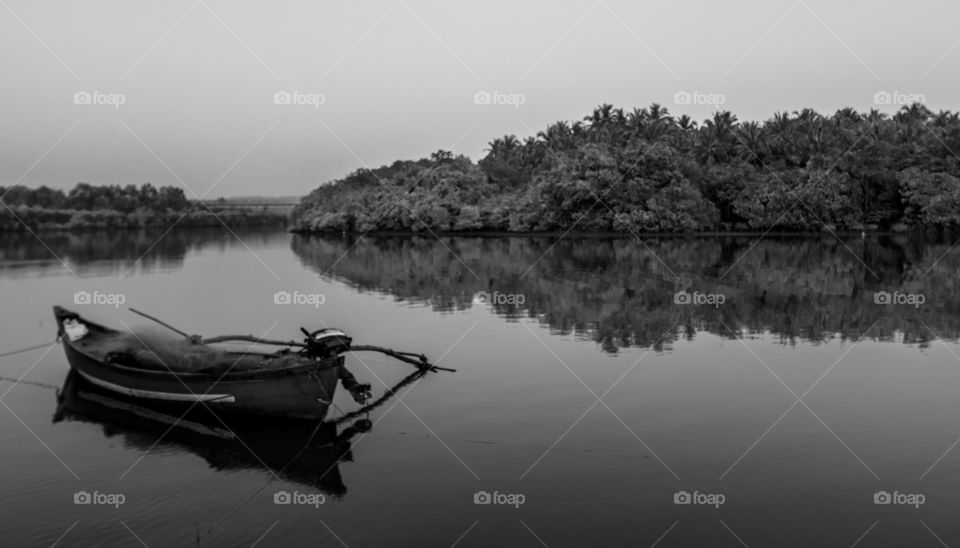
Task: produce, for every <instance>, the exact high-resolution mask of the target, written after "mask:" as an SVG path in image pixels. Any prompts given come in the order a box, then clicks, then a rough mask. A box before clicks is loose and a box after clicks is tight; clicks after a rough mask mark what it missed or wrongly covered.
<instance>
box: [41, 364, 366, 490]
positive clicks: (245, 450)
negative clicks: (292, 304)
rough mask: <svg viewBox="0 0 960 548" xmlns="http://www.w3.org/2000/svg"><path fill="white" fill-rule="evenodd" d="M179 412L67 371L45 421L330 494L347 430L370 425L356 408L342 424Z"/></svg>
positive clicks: (336, 484) (346, 447)
mask: <svg viewBox="0 0 960 548" xmlns="http://www.w3.org/2000/svg"><path fill="white" fill-rule="evenodd" d="M181 414H182V413H173V412H171V410H170V409H169V408H167V409H164V408H163V407H162V406H155V405H153V404H151V405H150V406H149V407H148V406H145V405H144V404H143V403H142V402H140V401H134V400H130V399H126V398H124V397H123V396H120V395H117V394H116V393H113V392H107V391H105V390H103V389H101V388H99V387H97V386H95V385H93V384H91V383H90V382H88V381H86V380H84V379H83V378H81V377H79V376H78V375H76V373H75V372H73V371H70V373H69V374H68V375H67V378H66V380H65V381H64V384H63V387H62V388H61V389H60V391H59V392H58V395H57V410H56V413H55V414H54V417H53V422H54V423H57V422H60V421H78V422H86V423H91V424H99V425H101V426H102V427H103V433H104V435H105V436H107V437H108V438H114V437H118V436H119V437H120V438H121V439H122V440H123V442H124V444H126V445H127V446H128V447H134V448H137V449H139V450H143V451H148V450H150V449H151V448H153V447H154V446H155V445H158V444H159V445H165V446H168V447H176V448H178V449H182V450H185V451H188V452H190V453H193V454H195V455H198V456H200V457H202V458H203V459H204V460H206V461H207V462H208V463H209V464H210V466H211V467H212V468H214V469H216V470H267V471H271V472H272V473H273V474H276V475H277V476H278V477H280V478H282V479H284V480H287V481H291V482H296V483H300V484H303V485H305V486H309V487H311V488H313V489H318V490H320V491H321V492H323V493H326V494H328V495H331V496H335V497H340V496H343V495H345V494H346V492H347V488H346V486H345V485H344V484H343V479H342V477H341V476H340V470H339V464H340V463H341V462H350V461H352V460H353V455H352V453H351V451H350V446H351V444H350V440H351V438H353V437H354V436H355V435H356V434H358V433H361V432H367V431H369V430H370V427H371V423H370V421H369V420H368V419H366V418H355V417H356V414H352V415H350V416H347V417H344V418H346V419H350V418H353V421H352V423H351V424H349V425H347V422H350V421H344V420H338V421H336V422H332V421H326V422H320V421H309V420H290V419H285V420H282V421H281V420H277V419H269V418H256V417H254V418H250V417H244V418H243V419H242V420H239V419H237V418H231V417H223V420H221V419H220V417H219V416H215V415H213V414H212V413H211V412H210V411H209V410H208V409H205V408H203V406H200V405H198V406H197V408H195V409H192V410H191V411H190V412H188V413H187V415H186V416H183V417H182V418H181ZM344 425H345V426H344ZM338 430H339V431H338Z"/></svg>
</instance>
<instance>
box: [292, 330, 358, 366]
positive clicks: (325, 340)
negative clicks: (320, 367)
mask: <svg viewBox="0 0 960 548" xmlns="http://www.w3.org/2000/svg"><path fill="white" fill-rule="evenodd" d="M300 331H302V332H303V334H304V335H306V336H307V338H306V339H305V340H304V342H305V343H306V345H307V346H306V348H305V349H304V353H305V354H307V355H308V356H312V357H316V358H321V359H324V358H329V357H332V356H336V355H339V354H342V353H344V352H347V351H349V350H350V343H351V342H353V338H352V337H349V336H347V334H346V333H344V332H343V331H342V330H340V329H336V328H333V327H328V328H325V329H318V330H316V331H314V332H313V333H311V332H309V331H307V330H306V329H304V328H303V327H301V328H300Z"/></svg>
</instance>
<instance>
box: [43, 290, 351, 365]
mask: <svg viewBox="0 0 960 548" xmlns="http://www.w3.org/2000/svg"><path fill="white" fill-rule="evenodd" d="M54 315H55V316H56V319H57V335H58V336H59V337H60V338H61V339H63V344H64V346H68V347H69V348H70V349H71V350H73V351H74V352H77V353H78V354H81V355H83V356H84V357H85V358H87V359H89V360H91V361H93V362H95V363H96V364H97V365H99V366H101V367H105V368H111V369H115V370H117V371H118V372H121V373H126V374H128V375H135V376H140V377H153V378H160V379H164V380H181V381H183V380H190V381H194V382H202V383H210V382H213V383H214V384H220V383H224V382H228V383H237V382H254V381H258V380H260V379H264V378H271V377H288V376H294V375H299V374H309V373H310V372H313V371H319V370H323V369H329V368H333V367H338V366H339V365H340V363H341V360H342V358H343V356H333V357H330V358H327V359H324V360H319V361H312V360H309V358H303V363H297V364H294V365H291V366H287V367H279V368H267V369H256V370H248V371H236V372H232V371H230V370H229V369H228V370H227V373H223V374H220V375H219V376H217V375H216V374H214V373H213V372H202V373H201V372H193V371H182V372H181V371H175V370H173V369H171V368H170V367H169V366H167V365H166V364H165V363H164V367H166V369H142V368H138V367H130V366H127V365H122V364H117V363H106V362H104V361H103V360H102V359H101V358H99V357H97V356H95V355H94V354H93V353H92V352H89V351H86V350H84V349H83V348H81V347H80V346H79V345H77V344H75V341H71V340H70V337H68V336H67V335H66V333H64V332H63V320H65V319H68V318H75V319H77V320H80V321H82V322H83V323H84V324H85V325H87V326H88V327H93V328H95V329H97V330H99V331H100V332H101V333H100V335H101V336H110V335H123V332H122V331H120V330H117V329H113V328H111V327H106V326H104V325H101V324H98V323H96V322H91V321H89V320H87V319H85V318H84V317H82V316H81V315H80V314H77V313H76V312H72V311H70V310H67V309H65V308H62V307H59V306H55V307H54ZM200 344H203V343H200ZM204 346H207V345H204ZM246 355H251V354H249V353H248V354H246ZM252 355H254V356H256V355H260V354H252ZM279 357H280V356H278V358H279ZM68 358H69V356H68ZM241 359H242V358H241ZM67 361H68V362H69V361H70V360H69V359H68V360H67ZM161 363H163V360H161ZM236 363H239V359H238V360H237V362H235V363H234V365H236ZM71 367H73V364H72V363H71ZM232 367H233V366H231V368H232Z"/></svg>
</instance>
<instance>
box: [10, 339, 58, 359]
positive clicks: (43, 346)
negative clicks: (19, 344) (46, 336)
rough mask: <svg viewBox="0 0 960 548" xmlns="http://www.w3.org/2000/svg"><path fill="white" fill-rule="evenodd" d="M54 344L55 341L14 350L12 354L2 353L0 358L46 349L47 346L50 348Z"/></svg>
mask: <svg viewBox="0 0 960 548" xmlns="http://www.w3.org/2000/svg"><path fill="white" fill-rule="evenodd" d="M56 343H57V341H53V342H48V343H43V344H38V345H36V346H31V347H28V348H21V349H20V350H14V351H13V352H4V353H3V354H0V358H6V357H7V356H13V355H16V354H23V353H24V352H30V351H31V350H40V349H41V348H46V347H48V346H50V345H52V344H56Z"/></svg>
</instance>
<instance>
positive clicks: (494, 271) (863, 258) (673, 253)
mask: <svg viewBox="0 0 960 548" xmlns="http://www.w3.org/2000/svg"><path fill="white" fill-rule="evenodd" d="M952 242H953V240H952V239H950V238H948V237H946V236H906V235H902V236H880V237H870V238H866V239H861V238H859V237H857V238H840V239H838V238H835V237H833V236H830V235H824V236H823V237H811V236H795V237H793V236H790V237H788V236H777V237H773V236H769V237H767V238H763V239H759V240H758V238H757V237H756V236H753V237H735V236H723V237H697V238H680V237H675V238H655V239H647V240H644V241H643V242H639V241H638V240H637V239H627V238H587V237H576V238H565V239H559V240H558V239H557V238H555V237H443V238H440V239H435V238H430V237H363V238H359V239H354V238H350V237H344V238H331V237H322V236H300V235H298V236H294V237H293V241H292V243H291V245H292V248H293V251H294V253H295V254H296V255H297V256H298V257H299V258H300V260H301V261H302V262H303V264H304V265H305V266H307V267H309V268H311V269H313V270H314V271H315V272H317V273H318V274H320V275H322V276H329V277H332V278H335V279H337V280H340V281H343V282H346V283H348V284H350V285H351V286H353V287H355V288H357V289H359V290H361V291H371V292H380V293H384V294H389V295H392V296H394V297H396V298H398V299H400V300H403V301H407V302H411V303H425V304H429V305H430V306H431V307H432V308H433V309H434V310H437V311H438V312H451V311H458V310H465V309H469V308H471V307H473V306H490V307H491V308H492V309H493V311H494V312H495V313H496V314H498V315H499V316H501V317H503V318H505V319H506V320H507V321H512V320H516V319H518V318H521V317H531V318H537V319H538V320H539V321H540V322H541V323H542V324H545V325H547V326H549V328H550V329H551V330H553V331H555V332H557V333H560V334H571V333H573V334H576V335H577V336H579V337H583V338H587V339H590V340H593V341H595V342H597V343H598V344H599V345H600V346H601V347H602V348H603V350H605V351H606V352H611V353H615V352H617V350H618V349H619V348H623V347H631V346H648V345H651V344H652V345H654V346H655V347H663V346H665V345H667V344H669V343H670V342H671V341H674V340H676V339H677V338H680V337H692V336H693V335H694V334H695V333H697V332H698V331H707V332H710V333H714V334H717V335H720V336H724V337H734V336H737V335H738V334H744V333H750V332H770V333H773V334H775V335H776V336H777V337H779V338H780V339H781V341H782V342H784V343H786V344H792V343H793V342H795V341H796V340H798V339H800V340H809V341H825V340H828V339H831V338H834V337H839V338H843V339H857V338H859V337H861V336H867V337H871V338H876V339H881V340H901V341H903V342H905V343H920V344H921V345H925V344H927V343H928V342H929V341H931V340H933V339H935V338H936V337H941V338H944V339H952V340H955V339H956V338H957V334H958V324H960V317H958V314H957V311H960V297H958V292H957V286H958V284H960V277H958V273H960V258H958V257H957V254H956V253H950V252H949V251H950V250H951V244H952ZM454 254H455V255H456V257H455V256H454ZM457 257H459V260H458V258H457ZM461 261H462V262H461ZM478 291H488V292H492V291H499V292H500V293H507V294H522V295H523V296H524V302H523V303H522V304H517V303H514V304H499V303H491V304H489V305H480V304H477V303H474V300H473V296H474V294H475V293H477V292H478ZM677 291H688V292H691V293H692V292H694V291H699V292H701V293H712V294H722V295H724V297H725V302H724V303H723V304H722V305H720V306H709V305H699V306H698V305H678V304H676V303H675V302H674V294H675V293H676V292H677ZM881 291H886V292H889V293H891V294H892V293H893V292H895V291H899V292H900V293H910V294H922V295H923V296H924V298H925V302H924V303H923V304H922V305H921V306H919V307H917V306H910V305H906V304H902V305H898V304H892V305H882V304H877V303H876V302H875V294H876V293H877V292H881ZM868 330H869V332H868ZM664 333H667V335H665V336H664Z"/></svg>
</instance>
